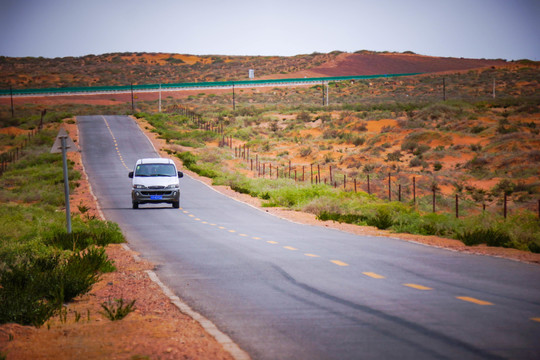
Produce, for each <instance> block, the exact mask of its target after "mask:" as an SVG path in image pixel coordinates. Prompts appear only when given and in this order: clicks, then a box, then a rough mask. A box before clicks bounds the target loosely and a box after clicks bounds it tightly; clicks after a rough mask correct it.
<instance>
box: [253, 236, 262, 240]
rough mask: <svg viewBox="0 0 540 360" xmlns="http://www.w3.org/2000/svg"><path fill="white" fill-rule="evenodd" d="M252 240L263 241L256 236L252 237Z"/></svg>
mask: <svg viewBox="0 0 540 360" xmlns="http://www.w3.org/2000/svg"><path fill="white" fill-rule="evenodd" d="M252 239H253V240H261V238H260V237H256V236H254V237H252Z"/></svg>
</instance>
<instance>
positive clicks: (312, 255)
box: [304, 254, 320, 258]
mask: <svg viewBox="0 0 540 360" xmlns="http://www.w3.org/2000/svg"><path fill="white" fill-rule="evenodd" d="M304 255H305V256H309V257H314V258H318V257H320V256H319V255H315V254H304Z"/></svg>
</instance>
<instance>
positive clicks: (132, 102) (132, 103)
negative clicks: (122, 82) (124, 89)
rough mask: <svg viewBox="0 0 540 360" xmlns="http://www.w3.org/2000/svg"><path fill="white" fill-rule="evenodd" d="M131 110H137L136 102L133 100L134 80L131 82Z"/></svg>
mask: <svg viewBox="0 0 540 360" xmlns="http://www.w3.org/2000/svg"><path fill="white" fill-rule="evenodd" d="M131 111H132V112H135V102H134V101H133V82H132V83H131Z"/></svg>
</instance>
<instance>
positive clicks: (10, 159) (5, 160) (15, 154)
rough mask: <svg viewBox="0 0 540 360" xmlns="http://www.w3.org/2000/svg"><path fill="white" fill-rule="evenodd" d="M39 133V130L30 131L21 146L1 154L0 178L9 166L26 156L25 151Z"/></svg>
mask: <svg viewBox="0 0 540 360" xmlns="http://www.w3.org/2000/svg"><path fill="white" fill-rule="evenodd" d="M38 133H39V129H38V128H36V129H33V130H30V131H29V132H28V133H27V137H26V138H25V139H23V140H22V142H21V143H20V144H18V145H16V146H14V147H13V148H11V149H9V150H8V151H5V152H3V153H1V154H0V176H2V175H3V174H4V172H5V171H6V170H7V168H8V166H9V164H12V163H14V162H16V161H18V160H19V159H20V158H21V157H22V156H23V155H24V152H25V149H26V148H27V147H28V146H29V145H30V144H31V142H32V139H33V138H34V137H35V136H36V135H37V134H38Z"/></svg>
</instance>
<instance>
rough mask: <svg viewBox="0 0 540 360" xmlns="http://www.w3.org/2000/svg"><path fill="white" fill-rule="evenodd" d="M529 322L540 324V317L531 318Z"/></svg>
mask: <svg viewBox="0 0 540 360" xmlns="http://www.w3.org/2000/svg"><path fill="white" fill-rule="evenodd" d="M531 320H532V321H538V322H540V317H534V318H531Z"/></svg>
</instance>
